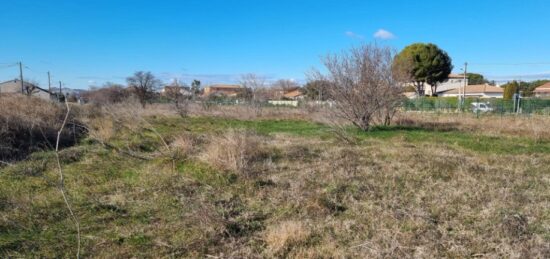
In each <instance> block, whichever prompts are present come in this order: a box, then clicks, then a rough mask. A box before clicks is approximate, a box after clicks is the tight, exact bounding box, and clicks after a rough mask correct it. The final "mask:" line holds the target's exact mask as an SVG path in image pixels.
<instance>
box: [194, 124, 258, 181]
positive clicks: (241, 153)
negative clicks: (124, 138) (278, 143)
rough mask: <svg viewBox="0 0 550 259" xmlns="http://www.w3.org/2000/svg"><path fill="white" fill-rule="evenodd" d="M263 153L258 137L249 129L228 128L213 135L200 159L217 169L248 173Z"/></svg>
mask: <svg viewBox="0 0 550 259" xmlns="http://www.w3.org/2000/svg"><path fill="white" fill-rule="evenodd" d="M263 155H264V152H263V150H262V149H261V142H260V139H259V137H258V136H257V135H256V134H255V133H253V132H251V131H243V130H229V131H227V132H225V133H224V134H222V135H218V136H213V137H212V138H211V141H210V143H209V144H207V146H206V147H205V151H204V154H203V156H202V159H203V160H204V161H206V162H207V163H209V164H211V165H212V166H214V167H216V168H217V169H219V170H225V171H234V172H241V173H248V172H249V171H250V169H251V166H252V163H253V162H254V161H256V160H258V159H259V158H261V157H262V156H263Z"/></svg>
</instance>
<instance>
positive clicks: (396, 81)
mask: <svg viewBox="0 0 550 259" xmlns="http://www.w3.org/2000/svg"><path fill="white" fill-rule="evenodd" d="M393 57H394V51H393V50H392V49H390V48H389V47H379V46H377V45H374V44H370V45H363V46H360V47H356V48H352V49H351V50H350V51H347V52H342V53H341V54H340V55H328V56H327V57H325V58H324V60H323V63H324V65H325V67H326V69H327V70H328V75H322V74H321V73H320V72H315V73H314V74H313V79H315V80H323V81H325V82H328V84H329V85H330V86H329V87H327V91H328V94H329V96H330V99H331V100H333V101H334V109H332V110H333V111H334V113H335V115H336V116H337V117H340V118H343V119H345V120H347V121H349V122H350V123H352V124H353V125H355V126H357V127H358V128H360V129H362V130H368V129H369V127H370V126H371V124H372V123H373V122H380V121H382V122H384V123H389V121H390V119H391V116H393V114H394V113H395V111H396V109H397V107H398V105H399V100H400V98H401V96H400V93H401V90H402V84H401V82H403V81H404V78H403V77H402V74H404V73H400V72H399V70H397V71H394V68H393V65H392V63H393Z"/></svg>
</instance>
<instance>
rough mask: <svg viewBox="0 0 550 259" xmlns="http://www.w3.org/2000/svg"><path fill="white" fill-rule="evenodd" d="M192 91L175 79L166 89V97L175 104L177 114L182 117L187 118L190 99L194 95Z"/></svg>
mask: <svg viewBox="0 0 550 259" xmlns="http://www.w3.org/2000/svg"><path fill="white" fill-rule="evenodd" d="M186 89H189V91H187V90H186ZM191 91H192V90H191V88H189V87H186V86H185V84H184V85H183V86H180V84H179V83H178V80H177V79H174V82H173V83H172V85H167V86H165V87H164V95H165V96H166V97H168V98H169V99H170V100H172V101H173V102H174V104H175V108H176V112H177V113H178V114H179V115H180V116H182V117H186V116H187V112H188V105H189V98H192V97H191V96H192V95H193V94H192V93H191Z"/></svg>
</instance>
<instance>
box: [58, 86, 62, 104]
mask: <svg viewBox="0 0 550 259" xmlns="http://www.w3.org/2000/svg"><path fill="white" fill-rule="evenodd" d="M62 96H63V93H62V92H61V81H59V98H58V99H59V102H61V97H62Z"/></svg>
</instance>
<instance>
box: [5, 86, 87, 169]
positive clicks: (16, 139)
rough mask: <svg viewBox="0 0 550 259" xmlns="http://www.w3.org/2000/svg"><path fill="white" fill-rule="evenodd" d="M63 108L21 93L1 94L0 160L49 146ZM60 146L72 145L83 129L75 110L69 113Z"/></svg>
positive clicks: (55, 132) (60, 119) (22, 155)
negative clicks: (20, 94) (77, 119)
mask: <svg viewBox="0 0 550 259" xmlns="http://www.w3.org/2000/svg"><path fill="white" fill-rule="evenodd" d="M64 113H65V109H64V108H63V107H62V106H59V105H58V104H56V103H53V102H50V101H45V100H42V99H38V98H32V97H23V96H15V95H13V96H0V125H1V126H0V160H3V161H10V160H16V159H22V158H25V157H26V156H27V155H28V154H30V153H31V152H33V151H37V150H43V149H51V148H53V146H54V145H55V141H56V138H57V131H58V130H59V128H60V127H61V123H62V121H63V116H64V115H65V114H64ZM69 116H70V117H69V120H68V125H67V126H66V128H65V129H64V130H63V132H62V134H61V138H60V146H61V147H67V146H71V145H74V144H75V143H76V142H77V141H78V139H79V138H80V137H82V136H83V135H84V134H85V132H84V130H83V129H82V128H81V127H80V126H78V125H79V123H78V121H76V119H75V114H74V113H71V114H70V115H69Z"/></svg>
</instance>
